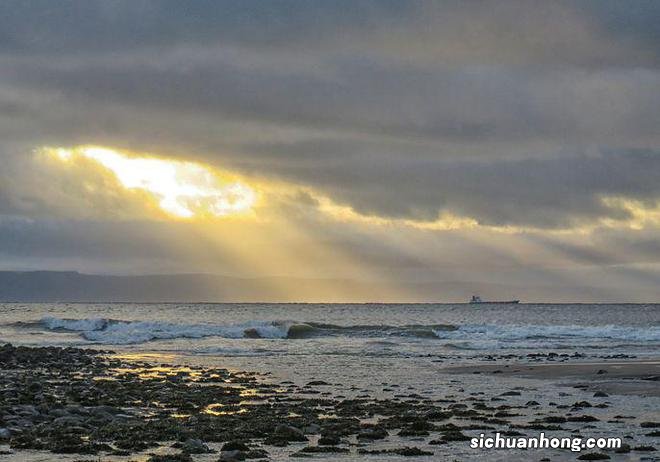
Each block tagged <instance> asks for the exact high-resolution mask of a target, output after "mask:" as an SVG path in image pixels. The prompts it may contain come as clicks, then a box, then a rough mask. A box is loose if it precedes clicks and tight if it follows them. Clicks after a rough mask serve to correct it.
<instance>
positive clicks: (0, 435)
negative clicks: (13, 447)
mask: <svg viewBox="0 0 660 462" xmlns="http://www.w3.org/2000/svg"><path fill="white" fill-rule="evenodd" d="M9 438H11V432H10V431H9V429H8V428H0V441H2V440H8V439H9Z"/></svg>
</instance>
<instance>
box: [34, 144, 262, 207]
mask: <svg viewBox="0 0 660 462" xmlns="http://www.w3.org/2000/svg"><path fill="white" fill-rule="evenodd" d="M44 151H45V152H46V153H47V154H50V155H51V156H52V157H54V158H57V159H59V160H61V161H63V162H70V161H73V160H75V159H76V158H78V157H80V158H84V159H88V160H92V161H94V162H96V163H98V164H99V165H101V166H102V167H104V168H106V169H108V170H110V171H111V172H112V173H113V174H114V175H115V176H116V178H117V180H118V181H119V183H120V184H121V185H122V186H123V187H124V188H126V189H140V190H143V191H146V192H147V193H149V194H151V195H153V196H155V197H156V198H157V201H158V205H159V206H160V208H161V209H162V210H163V211H164V212H166V213H167V214H168V215H170V216H172V217H176V218H184V219H192V218H198V217H224V216H227V215H232V214H240V213H245V212H247V211H249V210H251V209H252V207H253V206H254V204H255V202H256V193H255V191H254V189H252V188H251V187H249V186H248V185H246V184H244V183H243V182H240V181H232V182H223V181H221V180H220V177H219V175H218V174H217V173H216V172H214V171H213V170H212V169H211V167H208V166H205V165H202V164H198V163H194V162H184V161H179V160H170V159H162V158H158V157H139V156H132V155H127V154H125V153H123V152H120V151H116V150H113V149H109V148H103V147H97V146H82V147H76V148H71V149H69V148H44Z"/></svg>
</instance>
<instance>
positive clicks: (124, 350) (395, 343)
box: [0, 304, 660, 462]
mask: <svg viewBox="0 0 660 462" xmlns="http://www.w3.org/2000/svg"><path fill="white" fill-rule="evenodd" d="M3 308H4V311H3V316H4V318H3V319H0V325H1V326H2V328H1V330H0V340H4V339H7V340H10V341H11V343H12V344H11V345H9V344H5V345H4V346H2V347H0V370H1V371H0V372H1V374H0V392H1V394H0V398H1V401H0V436H1V438H2V441H1V443H2V444H0V451H2V453H3V456H1V457H3V460H9V461H12V462H13V461H35V462H36V461H40V460H70V461H77V460H97V459H98V458H101V460H112V461H114V460H116V461H141V462H142V461H152V462H156V461H186V460H193V461H217V460H272V461H285V460H290V459H291V458H300V457H305V458H308V457H311V458H313V459H317V460H340V461H341V460H344V461H347V462H348V461H361V460H392V461H399V460H413V461H414V460H419V461H422V460H446V459H449V460H461V461H469V460H476V459H480V458H484V457H486V458H487V459H488V460H496V461H500V460H501V461H505V460H522V459H526V458H529V457H530V454H531V455H532V457H533V458H534V459H535V460H558V461H563V460H578V457H583V458H582V459H579V460H607V459H606V457H607V458H610V459H611V460H621V461H624V460H626V461H628V460H653V459H652V458H653V457H654V455H655V454H656V453H657V452H656V451H655V449H656V448H657V447H658V446H657V445H658V442H657V440H658V437H659V435H660V396H659V395H660V394H659V389H660V382H659V381H658V376H659V375H660V374H659V368H660V366H659V365H660V361H659V360H658V357H657V353H658V343H657V342H658V340H654V338H655V337H654V336H655V335H656V327H655V325H653V324H651V325H649V320H652V319H653V318H654V317H655V316H656V314H657V307H655V306H632V308H630V309H631V310H636V313H635V314H636V317H635V319H637V320H639V321H638V322H639V324H628V325H626V324H624V323H622V322H621V319H620V318H617V316H621V317H622V318H625V315H621V314H620V313H621V307H608V306H596V305H592V306H588V307H584V306H583V307H578V308H577V309H578V310H580V311H579V313H577V314H576V308H575V307H566V306H553V307H546V306H544V307H534V306H523V307H520V306H511V307H505V308H502V307H497V308H494V307H493V308H489V307H484V308H483V309H481V311H479V312H476V311H475V310H474V309H473V308H470V307H469V306H466V305H462V306H461V305H449V306H443V305H379V306H378V305H368V306H356V305H352V306H343V305H270V304H264V305H258V304H257V305H238V306H237V305H187V306H181V305H172V306H170V305H162V304H161V305H158V304H155V305H133V304H130V305H125V304H117V305H113V304H92V305H89V304H68V305H63V304H62V305H60V304H48V305H37V304H35V305H11V304H7V305H4V306H3ZM535 310H538V312H539V313H540V312H541V310H544V311H543V312H544V313H546V314H545V316H544V317H543V318H542V317H541V316H540V315H537V314H536V311H535ZM348 311H350V312H351V313H354V314H353V315H352V318H347V317H346V316H345V313H347V312H348ZM182 312H186V315H185V317H186V318H187V319H185V322H184V320H183V319H182V317H183V315H182V314H181V313H182ZM553 312H554V313H556V322H559V321H562V322H565V320H566V318H568V321H569V322H570V324H561V325H559V324H553V322H555V319H553V317H552V316H548V315H547V313H553ZM64 313H67V314H66V316H63V314H64ZM101 313H104V314H105V316H104V317H101V316H98V315H99V314H101ZM129 313H130V314H129ZM285 315H286V316H285ZM496 315H499V316H500V318H506V317H507V316H508V318H509V320H508V322H507V323H500V324H496V323H489V321H490V320H494V319H495V318H496ZM560 315H561V316H560ZM570 316H572V318H570ZM342 317H343V319H341V318H342ZM287 318H288V319H289V320H288V321H283V319H287ZM585 318H586V319H587V321H589V322H591V325H585V321H584V319H585ZM596 318H600V319H601V320H602V321H601V322H600V324H596V323H595V322H593V320H595V319H596ZM146 319H149V320H148V321H146ZM311 319H314V321H311ZM471 319H475V320H476V319H479V320H480V321H482V324H479V325H475V324H473V323H470V322H469V321H471ZM542 319H543V323H541V320H542ZM376 320H380V322H374V321H376ZM468 347H469V348H468ZM541 433H543V435H545V436H547V437H557V438H573V439H575V438H585V439H586V438H612V437H616V438H621V443H622V444H621V447H618V448H606V449H602V450H601V449H598V450H591V449H584V450H581V451H577V452H576V451H571V450H570V449H565V448H564V449H553V448H545V449H506V450H500V449H492V450H487V449H484V448H473V447H471V442H472V439H473V438H479V437H482V436H486V437H487V436H492V435H495V434H500V435H502V436H507V437H512V438H513V437H531V438H535V437H538V436H539V435H540V434H541ZM530 451H533V452H530ZM590 457H591V458H592V459H589V458H590ZM599 457H600V458H601V459H598V458H599ZM585 458H586V459H585ZM649 458H650V459H649Z"/></svg>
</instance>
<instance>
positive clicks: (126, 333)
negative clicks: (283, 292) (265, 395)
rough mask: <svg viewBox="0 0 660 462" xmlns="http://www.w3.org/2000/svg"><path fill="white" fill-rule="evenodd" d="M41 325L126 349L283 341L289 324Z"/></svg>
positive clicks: (108, 322)
mask: <svg viewBox="0 0 660 462" xmlns="http://www.w3.org/2000/svg"><path fill="white" fill-rule="evenodd" d="M41 322H42V324H43V325H44V326H45V327H46V328H48V329H50V330H60V329H61V330H70V331H76V332H80V334H81V335H82V336H83V337H84V338H85V339H87V340H90V341H93V342H97V343H105V344H113V345H126V344H134V343H144V342H148V341H150V340H162V339H175V338H203V337H224V338H236V339H238V338H286V336H287V334H288V331H289V327H290V325H291V324H290V323H286V322H273V321H253V322H248V323H243V324H234V325H226V326H225V325H218V324H176V323H169V322H150V321H131V322H129V321H111V320H107V319H98V318H95V319H80V320H73V319H58V318H44V319H42V321H41Z"/></svg>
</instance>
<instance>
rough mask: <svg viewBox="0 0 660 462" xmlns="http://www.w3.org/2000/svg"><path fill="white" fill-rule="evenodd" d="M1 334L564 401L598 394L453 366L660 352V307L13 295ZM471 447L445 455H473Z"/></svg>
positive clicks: (362, 382) (352, 386) (311, 376)
mask: <svg viewBox="0 0 660 462" xmlns="http://www.w3.org/2000/svg"><path fill="white" fill-rule="evenodd" d="M4 342H10V343H13V344H15V345H32V346H41V345H56V346H75V347H90V348H98V349H109V350H114V351H117V352H120V353H122V352H123V353H131V354H134V355H139V354H144V355H145V357H149V358H151V359H152V360H156V361H158V360H162V361H167V362H168V363H182V364H191V365H193V364H194V365H212V366H221V367H225V368H228V369H230V370H240V371H253V372H258V373H260V374H262V376H263V377H265V378H266V380H273V381H285V380H289V381H292V382H295V383H296V384H300V385H303V384H305V383H307V382H309V381H311V380H323V381H326V382H329V383H331V384H333V387H334V388H333V389H332V392H333V393H335V394H341V395H342V396H347V397H355V396H365V395H368V396H372V397H392V396H393V394H394V393H402V392H405V393H415V394H418V395H421V396H425V397H429V398H431V399H442V398H444V397H446V396H454V397H456V396H461V394H464V395H465V396H467V395H468V394H469V393H472V394H475V393H484V392H488V393H490V394H492V393H497V392H500V391H501V392H505V391H507V390H511V389H512V388H514V387H518V388H519V389H527V390H530V392H529V393H523V395H524V396H523V397H521V399H525V400H527V399H530V398H531V397H534V396H537V397H538V399H539V400H540V399H541V398H543V397H546V396H550V394H552V395H553V396H555V395H556V396H559V397H561V396H564V395H563V394H562V393H565V391H566V390H568V391H569V392H570V393H568V396H569V397H568V398H565V399H566V400H569V401H570V400H573V401H576V400H579V399H581V398H589V397H590V396H591V395H589V396H586V395H585V396H580V395H579V394H580V391H579V390H578V391H576V390H573V389H566V390H564V391H562V390H563V389H561V388H558V387H561V385H562V384H560V383H554V382H553V381H548V380H544V381H541V380H530V379H514V378H507V379H504V378H501V377H497V376H493V377H485V376H483V375H456V374H448V373H446V370H447V368H452V367H454V366H465V365H477V364H502V365H506V364H511V363H520V362H521V361H522V362H526V361H529V362H533V361H535V360H537V358H538V355H539V354H543V355H546V354H548V353H551V354H553V355H556V358H557V359H558V360H566V361H572V362H576V361H592V362H593V361H616V360H618V359H621V360H627V359H630V358H635V359H636V360H654V359H658V358H660V304H506V305H495V304H487V303H484V304H477V305H470V304H380V303H373V304H276V303H222V304H215V303H214V304H210V303H209V304H203V303H190V304H188V303H153V304H151V303H34V304H25V303H4V304H0V343H4ZM557 399H558V400H560V398H557ZM612 412H617V413H632V412H634V413H636V415H638V416H645V415H646V416H649V418H656V419H658V418H660V415H658V414H659V413H660V398H643V397H640V396H635V395H630V396H622V397H620V398H618V399H617V409H616V410H614V409H613V410H612ZM640 418H642V417H640ZM594 427H598V425H595V426H594ZM599 428H600V427H598V428H595V430H594V431H595V432H601V433H602V434H604V435H609V436H612V435H611V431H612V430H611V429H609V430H608V428H600V429H599ZM608 431H609V432H610V433H608ZM464 446H465V447H464V448H462V449H459V450H457V449H456V448H455V447H453V448H447V447H445V448H441V449H440V451H449V453H447V454H446V455H447V457H450V456H451V457H457V458H459V459H460V458H461V456H463V457H467V458H468V459H470V458H471V457H473V456H475V454H474V453H469V449H468V448H467V445H464ZM461 451H468V452H466V453H465V454H462V453H461ZM466 454H467V456H466ZM470 454H471V455H470ZM507 457H508V459H507ZM511 457H512V455H511V454H508V455H501V456H497V457H496V456H495V455H494V454H491V455H490V456H489V457H488V459H489V460H515V459H511ZM566 457H567V458H566V460H575V455H574V454H570V453H569V454H568V455H567V456H566ZM388 460H390V459H388ZM391 460H395V459H391ZM407 460H412V459H407ZM420 460H428V459H420ZM553 460H555V459H554V458H553ZM622 460H637V459H634V458H633V459H622Z"/></svg>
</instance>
